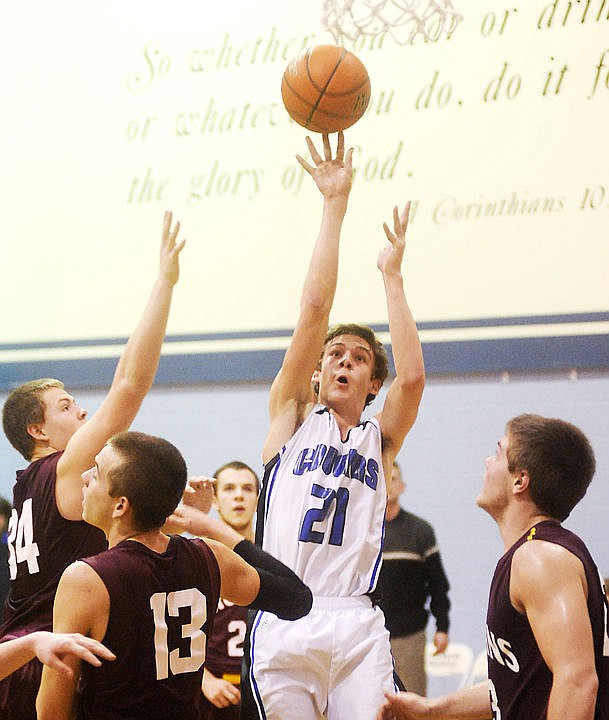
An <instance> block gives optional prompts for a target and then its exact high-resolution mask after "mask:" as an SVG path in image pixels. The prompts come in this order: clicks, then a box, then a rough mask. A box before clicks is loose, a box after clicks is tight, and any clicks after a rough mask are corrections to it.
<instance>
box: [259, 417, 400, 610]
mask: <svg viewBox="0 0 609 720" xmlns="http://www.w3.org/2000/svg"><path fill="white" fill-rule="evenodd" d="M386 501H387V490H386V486H385V476H384V473H383V463H382V456H381V429H380V426H379V424H378V421H377V420H376V419H370V420H365V421H363V422H361V423H360V424H359V425H357V426H356V427H354V428H351V430H350V431H349V434H348V436H347V438H346V440H345V441H344V442H343V441H342V440H341V436H340V430H339V427H338V424H337V423H336V420H335V419H334V416H333V415H332V413H331V412H330V411H329V410H328V409H327V408H326V407H324V406H323V405H317V406H316V407H315V408H314V410H313V412H312V413H311V414H310V415H309V416H308V417H307V419H306V420H305V421H304V423H303V424H302V425H301V426H300V428H299V429H298V430H297V431H296V433H295V434H294V435H293V437H292V438H291V439H290V440H289V441H288V442H287V443H286V445H284V447H283V448H282V449H281V451H280V452H279V454H278V455H277V456H276V457H275V458H273V460H271V461H270V462H269V463H267V465H266V467H265V478H264V486H263V493H262V496H261V502H260V503H259V505H258V522H260V521H262V523H263V527H262V547H263V548H264V550H266V551H267V552H269V553H271V554H272V555H274V556H275V557H277V558H278V559H279V560H281V561H282V562H284V563H285V564H286V565H288V567H290V568H292V570H294V572H295V573H296V574H297V575H298V576H299V577H300V578H301V579H302V580H303V581H304V582H305V583H306V584H307V585H308V586H309V587H310V588H311V590H312V592H313V594H314V595H319V596H328V597H346V596H354V595H363V594H365V593H368V592H371V591H372V590H373V589H374V586H375V585H376V580H377V576H378V572H379V570H380V564H381V550H382V542H383V523H384V518H385V505H386ZM261 516H262V517H261ZM260 530H261V528H258V531H259V532H260Z"/></svg>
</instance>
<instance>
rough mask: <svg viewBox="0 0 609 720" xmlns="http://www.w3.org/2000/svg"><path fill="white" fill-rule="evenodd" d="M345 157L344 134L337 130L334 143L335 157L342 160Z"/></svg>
mask: <svg viewBox="0 0 609 720" xmlns="http://www.w3.org/2000/svg"><path fill="white" fill-rule="evenodd" d="M344 157H345V135H344V133H343V131H342V130H339V131H338V141H337V143H336V159H337V160H342V159H343V158H344Z"/></svg>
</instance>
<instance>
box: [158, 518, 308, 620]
mask: <svg viewBox="0 0 609 720" xmlns="http://www.w3.org/2000/svg"><path fill="white" fill-rule="evenodd" d="M167 520H168V523H169V524H170V526H171V527H172V528H173V529H174V530H182V531H186V532H189V533H191V534H192V535H198V536H199V537H204V538H206V539H210V540H211V541H212V542H211V543H210V547H211V548H212V550H213V551H214V553H215V554H216V557H217V558H218V562H219V563H220V561H221V559H222V561H223V562H224V563H225V564H226V565H227V567H228V569H227V570H226V572H223V574H222V597H223V598H226V599H227V600H230V601H231V602H234V603H236V604H237V605H249V606H250V607H252V608H254V609H256V610H269V611H270V612H273V613H275V614H276V615H277V616H278V617H281V618H283V619H285V620H296V619H297V618H299V617H303V616H304V615H306V614H307V613H308V612H309V610H310V609H311V605H312V602H313V596H312V594H311V591H310V589H309V588H308V586H307V585H305V584H304V583H303V582H302V580H301V579H300V578H299V577H298V576H297V575H296V574H295V573H294V572H293V571H292V570H290V568H289V567H287V565H284V564H283V563H282V562H280V561H279V560H277V559H276V558H274V557H273V556H272V555H269V553H267V552H265V551H264V550H262V549H261V548H259V547H258V546H256V545H254V544H253V543H251V542H249V540H244V539H243V537H242V536H241V535H240V534H239V533H238V532H237V531H236V530H233V528H231V527H230V525H227V523H225V522H223V521H222V520H219V519H217V518H213V517H210V516H209V515H207V514H206V513H203V512H201V511H200V510H198V509H197V508H195V507H192V506H189V505H184V504H180V505H179V506H178V507H177V508H176V510H175V511H174V513H173V514H172V515H171V516H170V517H169V518H168V519H167ZM219 543H221V544H222V545H223V546H225V547H226V548H227V549H229V550H231V551H232V552H231V553H230V555H227V554H226V553H225V552H224V549H222V548H221V547H220V550H218V549H217V548H218V544H219ZM237 556H238V557H237ZM243 560H245V563H246V567H244V563H243ZM250 566H251V567H250ZM248 568H249V569H255V571H256V573H257V576H258V577H257V578H256V577H254V576H253V575H252V574H251V573H250V572H249V569H248ZM231 572H232V573H234V574H233V575H231V574H230V573H231ZM229 593H236V594H235V595H231V594H229Z"/></svg>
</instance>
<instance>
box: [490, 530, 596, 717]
mask: <svg viewBox="0 0 609 720" xmlns="http://www.w3.org/2000/svg"><path fill="white" fill-rule="evenodd" d="M534 540H546V541H547V542H553V543H556V544H557V545H561V546H562V547H564V548H566V549H567V550H569V552H572V553H573V554H574V555H575V556H576V557H577V558H579V560H581V562H582V564H583V566H584V571H585V573H586V580H587V584H588V613H589V616H590V624H591V626H592V635H593V638H594V655H595V663H596V673H597V675H598V679H599V688H598V694H597V699H596V711H595V714H594V720H609V637H608V635H607V598H606V596H605V593H604V589H603V584H602V580H601V577H600V574H599V571H598V569H597V567H596V565H595V563H594V561H593V559H592V557H591V555H590V553H589V551H588V549H587V548H586V546H585V545H584V543H583V542H582V540H581V539H580V538H579V537H578V536H577V535H575V534H574V533H572V532H571V531H569V530H566V529H565V528H563V527H562V526H561V525H560V524H559V523H558V522H555V521H553V520H546V521H544V522H541V523H538V524H537V525H535V526H534V527H533V528H532V529H531V530H529V531H527V533H525V534H524V535H523V536H522V537H521V538H520V539H519V540H517V541H516V543H514V545H512V547H511V548H510V549H509V550H508V551H507V552H506V553H505V555H503V557H502V558H501V560H499V563H498V564H497V568H496V569H495V575H494V576H493V582H492V583H491V589H490V598H489V604H488V613H487V629H486V640H487V654H488V657H489V661H488V673H489V680H490V681H491V682H490V690H491V704H492V706H493V713H494V715H493V717H494V718H497V719H498V718H501V719H502V720H545V718H546V714H547V709H548V700H549V696H550V690H551V687H552V673H551V672H550V669H549V668H548V666H547V665H546V664H545V662H544V660H543V657H542V655H541V653H540V651H539V648H538V646H537V643H536V641H535V637H534V636H533V633H532V631H531V626H530V625H529V623H528V621H527V618H526V617H525V616H524V615H521V614H520V613H519V612H517V611H516V610H515V609H514V607H513V606H512V604H511V602H510V574H511V568H512V558H513V556H514V553H515V552H516V550H517V549H518V548H519V547H520V546H521V545H522V544H523V543H525V542H527V541H534Z"/></svg>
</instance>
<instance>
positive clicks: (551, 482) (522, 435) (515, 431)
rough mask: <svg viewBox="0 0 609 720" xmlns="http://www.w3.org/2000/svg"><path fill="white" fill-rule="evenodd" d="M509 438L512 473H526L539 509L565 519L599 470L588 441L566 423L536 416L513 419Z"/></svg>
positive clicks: (510, 422)
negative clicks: (523, 471) (522, 471)
mask: <svg viewBox="0 0 609 720" xmlns="http://www.w3.org/2000/svg"><path fill="white" fill-rule="evenodd" d="M506 435H507V438H508V449H507V461H508V471H509V472H510V473H511V474H514V473H517V472H518V471H520V470H526V471H527V473H528V475H529V479H530V494H531V500H532V501H533V502H534V503H535V505H536V506H537V508H538V509H539V510H540V511H541V512H542V513H543V514H545V515H549V516H550V517H552V518H555V519H557V520H559V521H561V522H562V521H563V520H565V518H567V517H569V514H570V513H571V511H572V510H573V508H574V507H575V506H576V505H577V503H578V502H579V501H580V500H581V499H582V498H583V497H584V495H585V494H586V491H587V489H588V486H589V485H590V482H591V481H592V477H593V476H594V472H595V470H596V459H595V457H594V450H593V449H592V445H591V444H590V441H589V440H588V438H587V437H586V436H585V435H584V433H583V432H582V431H581V430H580V429H579V428H578V427H576V426H575V425H572V424H571V423H569V422H566V421H565V420H560V419H558V418H546V417H542V416H541V415H532V414H525V415H518V416H517V417H515V418H512V420H510V421H509V422H508V423H507V426H506Z"/></svg>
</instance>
